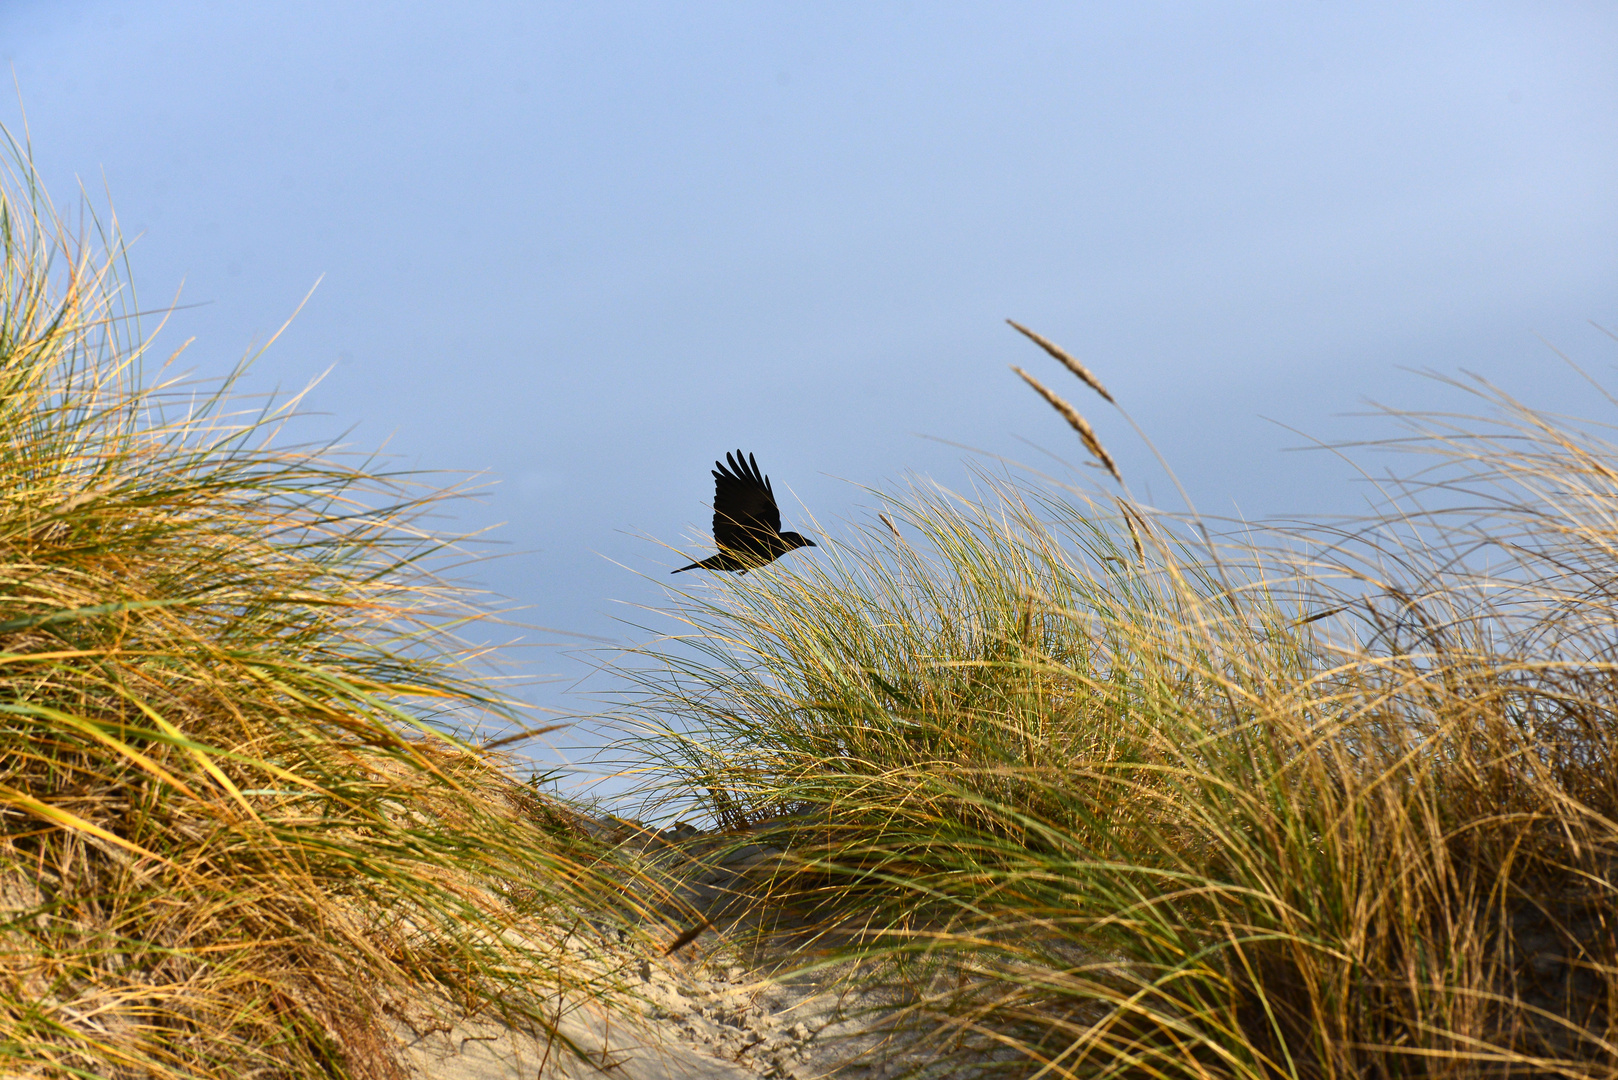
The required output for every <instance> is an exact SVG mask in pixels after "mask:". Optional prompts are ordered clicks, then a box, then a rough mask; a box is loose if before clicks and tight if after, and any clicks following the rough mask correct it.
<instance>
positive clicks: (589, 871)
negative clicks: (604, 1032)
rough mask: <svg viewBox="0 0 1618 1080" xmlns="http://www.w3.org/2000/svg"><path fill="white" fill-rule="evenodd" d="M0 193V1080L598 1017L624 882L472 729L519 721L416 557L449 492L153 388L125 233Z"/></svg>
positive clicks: (331, 1052)
mask: <svg viewBox="0 0 1618 1080" xmlns="http://www.w3.org/2000/svg"><path fill="white" fill-rule="evenodd" d="M13 161H14V167H13V169H12V170H11V172H10V174H9V175H8V176H6V177H5V178H4V180H5V182H4V184H3V186H0V1073H5V1074H6V1075H25V1076H41V1077H44V1076H64V1077H65V1076H74V1077H92V1076H99V1077H142V1078H152V1077H155V1078H170V1077H221V1078H223V1077H242V1076H261V1077H282V1076H285V1077H295V1076H351V1077H377V1078H384V1077H387V1078H391V1077H396V1076H402V1075H404V1073H403V1066H402V1065H401V1064H400V1063H399V1058H398V1054H397V1050H398V1039H397V1036H399V1035H400V1034H404V1035H406V1036H407V1037H408V1035H409V1032H410V1031H411V1030H412V1029H415V1030H416V1031H418V1032H419V1031H420V1030H423V1029H424V1026H434V1025H437V1026H442V1025H443V1024H444V1023H446V1022H448V1021H452V1020H454V1019H456V1018H459V1017H466V1016H472V1015H479V1014H484V1015H491V1016H496V1017H498V1018H500V1019H503V1020H505V1021H506V1022H509V1023H512V1024H516V1025H519V1026H526V1027H529V1028H534V1029H537V1030H540V1031H544V1030H546V1029H547V1028H549V1027H550V1026H551V1024H552V1020H553V1019H554V1016H555V1001H554V999H555V995H556V994H558V993H560V992H563V991H565V992H567V993H568V994H569V995H571V998H570V1000H572V1001H573V1002H574V1003H575V1004H576V1003H578V1002H579V1001H581V1000H583V1001H589V1000H598V1001H606V1002H610V1001H613V1000H616V999H617V998H619V997H621V996H622V994H621V991H620V988H619V987H618V986H617V984H616V982H615V981H614V979H613V977H612V976H611V974H610V969H609V968H607V967H603V966H596V967H591V966H590V965H588V964H584V963H582V962H580V959H579V957H578V956H577V955H576V954H574V953H569V952H565V951H564V947H563V943H562V942H561V940H560V931H559V930H554V929H553V927H555V926H556V925H558V923H559V921H560V925H562V926H566V925H568V924H571V923H576V922H577V921H578V919H579V915H580V913H581V912H590V913H601V912H606V911H608V910H609V909H610V908H611V907H612V904H613V901H612V900H611V897H613V896H617V895H619V890H617V889H616V888H615V887H614V886H613V885H612V883H610V882H609V881H607V880H606V877H605V875H604V872H603V870H602V869H601V865H602V864H600V861H599V860H600V858H601V855H600V853H598V852H595V851H593V850H592V849H591V848H590V846H589V845H588V843H586V842H585V841H584V840H582V839H580V838H579V836H578V835H577V830H575V829H574V828H573V827H572V825H571V822H570V818H569V814H568V811H567V810H566V808H564V807H561V806H559V805H557V804H554V803H551V802H549V801H547V800H545V799H542V798H541V797H539V796H538V795H537V794H535V793H534V792H533V791H531V790H529V789H527V788H525V787H524V786H523V785H520V784H517V783H515V782H513V781H512V780H510V779H508V777H507V773H506V771H505V768H504V764H503V762H502V761H501V759H499V758H498V757H495V756H493V755H489V754H487V753H484V752H480V751H478V750H477V749H476V748H474V747H473V746H472V745H470V744H469V743H468V742H466V741H465V736H466V735H467V733H469V732H471V731H472V730H474V729H476V728H477V727H479V726H482V725H485V724H488V723H490V722H498V723H508V722H514V721H519V720H520V718H519V716H518V715H517V714H518V710H517V708H516V707H515V706H514V705H513V704H512V703H511V702H508V701H506V700H503V699H502V697H501V696H500V695H499V694H498V693H497V692H495V691H494V690H492V689H491V688H490V686H489V684H488V683H487V682H486V681H485V680H483V679H481V678H480V677H478V676H477V675H476V674H475V673H474V671H473V669H472V668H471V666H470V665H469V660H470V653H469V650H467V649H466V647H465V646H463V645H462V644H461V643H460V642H459V641H457V639H456V638H455V637H454V636H453V633H454V631H455V630H456V629H457V628H458V627H460V626H462V625H464V624H465V623H466V622H467V621H469V620H471V619H473V618H475V617H476V616H477V614H478V612H477V611H476V609H475V607H474V606H472V604H471V603H470V601H468V600H467V599H465V598H463V597H462V596H460V594H458V593H457V591H456V590H455V589H453V588H452V587H450V586H448V585H446V584H445V583H444V582H442V581H440V580H439V579H437V578H436V577H435V576H434V575H433V574H432V572H431V570H430V567H431V566H432V565H435V564H436V563H437V562H438V561H440V556H442V555H444V554H445V553H446V552H448V551H449V550H450V549H449V545H448V544H447V543H446V542H445V541H443V540H440V539H436V538H434V537H433V536H431V535H430V534H428V533H427V532H425V531H423V530H422V528H421V527H420V525H419V521H420V519H421V517H422V514H423V513H424V512H425V511H427V510H428V509H429V508H431V507H433V506H434V505H435V504H436V503H438V502H439V501H441V500H442V499H444V498H446V497H449V496H451V495H453V494H454V493H453V492H447V491H438V490H432V489H427V488H421V487H418V486H416V485H414V484H413V482H412V481H411V480H410V479H409V478H408V477H402V476H389V475H387V474H385V473H382V472H380V471H378V470H377V469H376V467H375V463H374V462H371V461H361V462H358V463H344V462H343V461H342V460H341V459H340V458H338V457H337V456H335V455H334V454H333V453H330V452H326V451H324V450H323V449H322V448H313V449H311V448H283V447H279V446H278V445H277V444H276V441H275V435H276V433H277V430H278V428H279V427H280V425H281V424H282V423H283V422H284V421H285V420H286V419H287V417H288V416H289V415H290V413H289V409H290V407H291V406H290V405H288V406H283V407H273V406H265V407H263V408H261V409H258V410H257V411H253V410H244V407H243V406H242V405H241V404H239V403H233V401H232V399H231V397H230V391H231V385H230V380H227V381H226V383H225V384H224V385H223V386H222V387H216V388H213V389H211V390H210V389H207V388H204V387H198V386H193V385H188V384H186V383H183V382H181V381H179V380H178V379H176V378H174V377H173V376H171V375H170V374H168V371H169V369H168V367H167V366H164V368H163V370H162V372H161V373H160V375H159V376H158V377H157V378H154V379H148V378H146V377H145V376H143V374H142V364H141V361H142V357H143V354H144V353H145V351H146V349H147V342H146V339H143V338H141V337H140V336H139V334H138V329H137V327H138V322H137V319H136V318H135V316H134V304H133V300H132V299H131V298H130V294H129V292H128V290H127V286H126V285H124V284H123V283H122V281H121V276H122V275H121V273H120V271H121V267H122V258H123V249H122V247H121V244H120V242H119V240H118V238H117V233H116V225H115V224H112V225H108V226H107V227H105V228H102V227H101V226H100V225H99V223H97V222H95V221H94V220H93V219H92V220H91V229H90V234H89V236H88V237H87V238H86V237H80V236H75V235H73V234H71V233H70V232H69V231H68V230H67V228H66V227H65V226H64V225H63V224H62V222H61V221H60V220H59V219H58V218H57V217H56V216H55V215H54V212H53V211H52V209H51V207H50V205H49V203H48V201H47V200H46V199H45V196H44V194H43V192H42V191H41V190H40V188H39V186H38V184H37V182H36V180H35V177H34V174H33V173H32V171H31V169H30V167H29V165H28V162H27V159H26V157H25V156H24V155H21V154H17V155H16V156H15V157H14V159H13Z"/></svg>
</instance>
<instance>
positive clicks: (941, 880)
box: [633, 386, 1618, 1078]
mask: <svg viewBox="0 0 1618 1080" xmlns="http://www.w3.org/2000/svg"><path fill="white" fill-rule="evenodd" d="M1472 389H1473V390H1474V391H1475V392H1477V393H1479V394H1481V395H1482V396H1483V398H1484V399H1485V400H1486V402H1487V403H1488V404H1489V405H1490V406H1491V407H1492V408H1493V409H1494V413H1493V417H1492V418H1472V419H1465V420H1453V419H1450V420H1444V419H1435V418H1428V419H1423V418H1421V417H1406V418H1404V419H1405V420H1406V421H1407V422H1409V423H1410V424H1411V425H1412V433H1411V435H1410V437H1409V438H1408V439H1406V440H1404V441H1403V442H1401V443H1399V444H1398V446H1399V448H1401V449H1404V450H1420V451H1426V452H1430V453H1432V454H1435V455H1437V456H1438V458H1439V464H1438V467H1435V469H1434V470H1430V471H1427V472H1424V473H1422V474H1420V475H1418V476H1417V477H1416V478H1415V480H1413V481H1412V482H1411V483H1409V484H1407V485H1405V486H1403V487H1402V488H1397V489H1395V490H1394V492H1393V498H1392V499H1391V500H1390V501H1389V503H1388V504H1387V505H1386V506H1385V507H1384V509H1383V511H1382V512H1380V513H1379V514H1378V515H1376V516H1375V517H1374V519H1372V520H1369V521H1362V522H1354V523H1329V524H1328V525H1323V526H1320V527H1317V528H1311V529H1305V530H1293V531H1291V532H1290V533H1287V534H1279V533H1277V534H1261V533H1258V532H1256V531H1255V532H1250V533H1245V534H1243V535H1241V536H1239V537H1237V538H1235V539H1232V540H1231V541H1229V542H1228V543H1225V544H1222V545H1221V547H1220V549H1218V550H1217V551H1215V550H1211V549H1209V548H1206V547H1202V546H1199V545H1198V544H1195V543H1193V542H1191V541H1189V540H1185V539H1177V538H1184V537H1193V536H1197V535H1200V532H1199V530H1197V529H1184V528H1180V529H1177V528H1175V527H1174V525H1173V523H1171V522H1166V521H1164V520H1163V519H1162V518H1160V517H1154V515H1153V514H1151V513H1150V512H1148V511H1147V510H1145V509H1144V508H1141V507H1138V506H1135V505H1133V504H1129V503H1107V504H1102V503H1098V502H1092V501H1090V500H1088V499H1085V498H1084V497H1082V496H1081V495H1077V494H1075V493H1074V492H1071V491H1064V490H1061V489H1058V488H1054V487H1035V486H1032V485H1029V484H1026V483H1016V482H1012V481H1010V480H1009V479H1000V480H994V479H992V478H989V477H984V478H983V482H982V484H981V487H980V490H979V493H978V494H977V495H975V496H973V497H972V498H958V497H954V496H950V495H947V494H945V493H941V492H937V491H929V490H926V489H915V490H912V491H910V492H908V493H906V494H904V495H902V496H898V497H894V498H892V499H891V500H890V501H889V504H888V505H887V506H886V507H885V512H886V517H888V518H891V519H892V520H893V521H895V522H897V523H898V524H899V526H900V528H898V529H897V530H892V529H889V528H887V527H880V528H876V529H872V530H869V532H868V533H867V534H866V535H864V536H863V537H859V538H856V539H855V540H853V541H850V542H848V543H846V544H843V545H833V544H825V545H823V546H822V548H820V549H818V551H817V554H818V555H819V556H820V557H819V558H818V559H817V560H814V561H807V560H806V561H804V562H801V563H798V564H794V566H792V567H771V568H769V569H768V570H766V571H763V572H760V573H756V574H751V575H748V576H747V577H746V578H744V579H739V580H723V581H718V580H716V581H715V582H714V584H713V585H712V586H711V587H710V588H707V589H703V590H696V591H692V592H690V593H687V594H685V595H684V596H683V597H682V598H681V599H680V600H679V606H678V611H677V614H678V616H679V617H680V618H681V619H683V620H684V622H685V624H686V626H687V627H688V629H689V632H688V633H685V634H683V635H681V636H679V637H678V638H677V639H676V640H675V641H673V642H671V643H669V644H668V645H666V646H664V647H660V648H658V649H655V650H648V651H647V652H646V653H644V654H643V655H642V657H641V662H640V664H639V666H638V667H636V668H635V669H634V670H633V676H634V677H635V678H637V679H638V680H639V681H640V687H641V690H642V691H643V692H644V696H643V697H642V699H641V700H640V703H639V706H638V709H637V717H638V721H639V722H640V723H641V724H643V725H645V726H648V727H658V726H660V731H661V736H662V738H661V740H660V741H658V742H655V743H644V742H643V743H642V745H643V746H645V745H651V746H654V747H656V754H657V755H658V762H659V764H660V765H661V766H663V767H665V768H669V769H673V770H675V771H676V772H677V773H678V774H679V775H680V776H681V777H683V782H684V787H683V789H682V791H680V792H674V793H671V797H672V796H674V795H681V796H683V797H686V798H689V799H692V800H695V801H697V802H700V803H703V804H705V805H706V806H707V808H708V809H709V810H710V811H711V812H712V813H713V814H714V815H715V816H716V817H719V818H721V819H724V820H726V821H727V822H728V823H729V824H730V825H731V826H732V827H734V828H736V829H738V830H741V829H750V830H751V832H750V833H749V839H751V840H754V841H757V840H759V839H760V833H761V831H762V833H764V834H765V839H767V840H770V841H773V842H774V843H776V844H777V845H778V846H780V847H782V848H784V849H785V854H784V855H783V856H782V857H781V858H780V859H778V860H777V861H776V862H775V863H774V864H773V865H772V866H770V868H769V870H768V873H767V874H765V875H764V876H763V877H761V880H760V885H761V888H763V889H764V890H765V893H766V895H767V896H768V898H769V900H770V901H771V902H772V903H773V904H774V905H775V906H776V909H777V910H785V911H787V912H790V913H792V914H793V915H795V916H797V917H798V918H799V919H800V920H806V922H807V925H809V926H810V927H812V928H813V929H814V930H816V931H818V933H819V937H818V938H814V937H813V936H811V938H809V939H804V940H803V941H802V942H800V945H801V946H802V947H803V948H804V950H805V951H804V953H803V958H804V961H805V962H806V963H808V962H824V961H829V960H857V961H859V962H861V964H863V965H864V966H865V969H867V970H878V971H880V972H881V976H882V978H884V979H887V980H890V981H891V980H893V979H896V978H897V979H900V980H901V981H903V982H904V983H905V984H906V985H907V986H908V994H907V996H905V997H903V998H902V999H900V1001H901V1005H902V1007H899V1006H895V1008H896V1009H897V1011H896V1012H891V1013H890V1014H889V1016H888V1019H887V1022H888V1023H891V1024H893V1025H895V1027H896V1028H898V1029H901V1030H907V1031H908V1032H909V1033H910V1035H911V1037H913V1038H915V1039H917V1040H919V1041H920V1043H921V1044H922V1045H923V1046H929V1047H931V1049H933V1050H935V1051H937V1052H938V1053H939V1055H940V1057H939V1058H938V1061H939V1064H937V1066H936V1068H937V1069H938V1070H939V1071H941V1072H943V1073H946V1074H948V1075H965V1074H966V1071H967V1070H968V1069H969V1063H970V1069H972V1070H978V1071H981V1072H982V1073H983V1074H985V1075H987V1074H991V1073H1004V1074H1006V1075H1015V1076H1033V1075H1038V1076H1047V1075H1048V1076H1063V1077H1068V1076H1074V1077H1077V1076H1085V1077H1108V1076H1132V1077H1133V1076H1151V1077H1164V1076H1181V1077H1244V1078H1245V1077H1253V1078H1257V1077H1309V1078H1317V1077H1319V1078H1324V1077H1333V1078H1337V1077H1350V1076H1352V1077H1364V1076H1418V1075H1419V1076H1429V1075H1444V1076H1456V1077H1462V1076H1491V1077H1492V1076H1503V1075H1545V1076H1549V1075H1558V1076H1580V1077H1584V1076H1591V1077H1594V1076H1610V1075H1613V1073H1614V1071H1615V1068H1614V1066H1615V1064H1618V1054H1615V1041H1614V1035H1615V1032H1614V1030H1613V1016H1614V1009H1613V1004H1614V999H1615V993H1618V949H1615V940H1614V929H1613V928H1614V926H1615V925H1618V903H1615V893H1614V877H1613V871H1614V856H1615V854H1618V824H1615V823H1618V786H1615V774H1614V767H1613V766H1614V760H1613V748H1614V742H1613V738H1614V733H1615V730H1618V725H1615V721H1614V717H1615V716H1618V712H1615V705H1618V701H1615V698H1614V691H1615V688H1618V667H1615V660H1618V654H1615V648H1618V639H1615V638H1614V631H1613V627H1614V625H1615V621H1618V620H1615V615H1618V610H1615V607H1614V603H1613V600H1614V595H1615V593H1614V585H1613V582H1614V581H1618V576H1615V574H1614V571H1613V566H1614V561H1613V553H1614V537H1618V511H1615V510H1614V507H1618V453H1615V452H1614V449H1613V447H1611V446H1609V445H1607V444H1606V443H1604V442H1602V441H1600V440H1599V439H1597V438H1595V437H1593V436H1591V435H1589V434H1587V433H1583V432H1581V430H1580V429H1579V428H1578V427H1577V426H1575V425H1571V424H1569V423H1566V422H1562V421H1558V420H1556V419H1554V418H1551V417H1547V416H1544V415H1542V414H1540V413H1537V412H1535V411H1533V410H1532V409H1529V408H1527V407H1526V406H1523V405H1521V404H1520V403H1517V402H1515V401H1513V400H1511V399H1509V398H1508V397H1506V396H1505V395H1503V394H1500V393H1498V392H1497V391H1495V390H1493V389H1491V388H1488V387H1486V386H1474V387H1472ZM815 942H818V948H817V947H815V945H814V943H815ZM873 965H874V967H873ZM967 1051H971V1052H972V1053H971V1054H970V1055H968V1056H963V1055H964V1054H966V1052H967Z"/></svg>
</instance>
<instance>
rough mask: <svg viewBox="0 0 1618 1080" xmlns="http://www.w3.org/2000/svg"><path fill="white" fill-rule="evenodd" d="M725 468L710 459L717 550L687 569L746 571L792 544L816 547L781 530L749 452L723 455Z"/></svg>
mask: <svg viewBox="0 0 1618 1080" xmlns="http://www.w3.org/2000/svg"><path fill="white" fill-rule="evenodd" d="M725 461H727V462H729V463H730V467H729V468H728V469H727V468H726V467H725V465H724V463H722V462H718V461H716V462H714V463H713V464H714V469H713V538H714V543H716V544H718V545H719V554H717V555H710V556H708V557H707V558H706V559H703V560H702V561H701V562H694V563H692V564H691V565H690V566H682V567H680V569H679V570H675V571H672V572H673V573H676V574H678V573H682V572H684V571H686V570H734V571H736V572H738V573H742V574H745V573H747V572H748V571H749V570H753V569H756V568H757V567H760V566H763V565H764V564H765V563H770V562H774V561H775V560H776V559H778V558H780V557H781V556H782V555H785V554H786V553H787V552H789V551H791V550H792V549H794V548H801V547H815V546H816V544H815V542H814V541H813V540H809V539H805V538H804V537H802V536H800V535H799V534H797V533H795V532H782V531H781V511H780V510H779V509H778V508H777V507H776V505H775V489H774V488H772V487H770V478H769V477H767V476H765V475H764V474H763V473H761V472H759V471H758V462H757V461H756V460H754V458H753V455H751V454H747V455H745V456H744V455H743V454H742V452H741V451H740V450H738V451H736V453H735V454H726V455H725Z"/></svg>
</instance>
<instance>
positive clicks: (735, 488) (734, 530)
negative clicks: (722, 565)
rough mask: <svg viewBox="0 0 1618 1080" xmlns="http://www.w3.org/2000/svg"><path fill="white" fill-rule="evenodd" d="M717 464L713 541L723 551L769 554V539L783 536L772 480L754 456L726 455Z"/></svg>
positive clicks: (715, 470) (737, 452)
mask: <svg viewBox="0 0 1618 1080" xmlns="http://www.w3.org/2000/svg"><path fill="white" fill-rule="evenodd" d="M725 461H726V462H729V464H730V467H729V468H728V469H727V468H726V467H725V465H724V464H722V463H720V462H718V461H716V462H714V473H713V481H714V491H713V538H714V542H715V543H717V544H718V545H719V548H720V550H721V551H723V550H725V549H726V548H729V549H731V550H733V551H767V550H768V547H769V544H768V541H767V539H766V538H767V537H774V536H778V535H780V532H781V511H780V509H779V508H778V507H777V506H776V505H775V491H774V490H773V489H772V488H771V487H770V481H769V478H768V477H766V476H765V475H764V474H763V473H761V472H759V470H758V462H757V461H755V460H753V457H752V455H751V454H749V455H746V456H745V457H744V456H743V454H742V452H741V451H740V450H738V451H736V452H735V453H734V454H726V455H725Z"/></svg>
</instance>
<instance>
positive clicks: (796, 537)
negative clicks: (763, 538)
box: [781, 532, 820, 551]
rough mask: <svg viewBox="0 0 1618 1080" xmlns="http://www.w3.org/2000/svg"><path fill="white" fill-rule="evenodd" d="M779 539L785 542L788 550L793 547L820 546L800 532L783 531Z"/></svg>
mask: <svg viewBox="0 0 1618 1080" xmlns="http://www.w3.org/2000/svg"><path fill="white" fill-rule="evenodd" d="M781 539H783V540H785V541H786V542H787V550H788V551H791V550H792V549H793V548H801V547H819V546H820V545H819V544H817V543H815V542H814V541H813V540H811V539H809V538H808V537H807V536H804V535H803V534H802V533H795V532H784V533H782V534H781Z"/></svg>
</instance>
